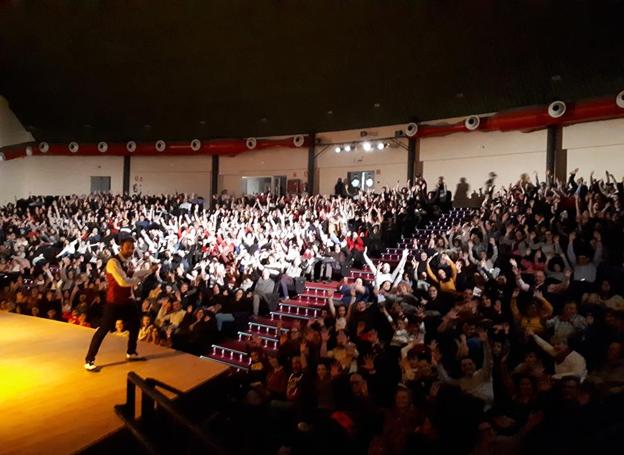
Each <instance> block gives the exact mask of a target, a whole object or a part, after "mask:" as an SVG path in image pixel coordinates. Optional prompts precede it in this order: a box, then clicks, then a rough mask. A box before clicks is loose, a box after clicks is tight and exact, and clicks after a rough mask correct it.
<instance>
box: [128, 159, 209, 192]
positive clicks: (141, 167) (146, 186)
mask: <svg viewBox="0 0 624 455" xmlns="http://www.w3.org/2000/svg"><path fill="white" fill-rule="evenodd" d="M211 171H212V157H211V156H208V155H201V156H173V157H171V156H163V157H160V156H155V157H151V156H133V157H132V159H131V161H130V192H131V193H143V194H160V193H195V194H197V195H199V196H203V197H204V198H206V199H208V198H210V177H211Z"/></svg>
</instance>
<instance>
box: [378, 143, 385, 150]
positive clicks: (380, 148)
mask: <svg viewBox="0 0 624 455" xmlns="http://www.w3.org/2000/svg"><path fill="white" fill-rule="evenodd" d="M384 148H385V145H384V143H383V142H378V143H377V150H383V149H384Z"/></svg>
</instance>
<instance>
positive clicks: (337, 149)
mask: <svg viewBox="0 0 624 455" xmlns="http://www.w3.org/2000/svg"><path fill="white" fill-rule="evenodd" d="M341 151H342V149H341V148H340V147H336V148H335V149H334V152H336V153H340V152H341Z"/></svg>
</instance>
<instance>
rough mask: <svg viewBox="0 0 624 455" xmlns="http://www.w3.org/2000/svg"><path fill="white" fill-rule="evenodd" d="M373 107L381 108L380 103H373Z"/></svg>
mask: <svg viewBox="0 0 624 455" xmlns="http://www.w3.org/2000/svg"><path fill="white" fill-rule="evenodd" d="M373 106H375V109H379V108H380V107H381V104H380V103H375V104H373Z"/></svg>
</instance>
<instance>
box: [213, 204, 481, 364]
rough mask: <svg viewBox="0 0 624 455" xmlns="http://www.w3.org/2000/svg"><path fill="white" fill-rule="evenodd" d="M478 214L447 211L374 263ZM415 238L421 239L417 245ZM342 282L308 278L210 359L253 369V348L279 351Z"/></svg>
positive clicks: (393, 258) (359, 274)
mask: <svg viewBox="0 0 624 455" xmlns="http://www.w3.org/2000/svg"><path fill="white" fill-rule="evenodd" d="M473 213H474V210H473V209H466V208H454V209H452V210H451V211H450V212H448V213H445V214H444V215H443V216H442V217H440V219H438V220H436V221H430V222H429V223H428V224H427V226H426V227H425V228H422V229H416V230H415V232H414V235H413V236H412V237H411V238H407V239H403V241H401V242H400V243H399V245H398V247H396V248H387V249H386V251H385V252H384V253H382V254H381V256H380V258H378V259H376V260H374V262H376V263H379V262H388V263H390V264H393V265H394V264H396V263H398V262H399V261H400V259H401V255H402V254H403V249H405V248H408V249H409V250H410V257H411V255H413V254H416V252H417V250H418V249H420V246H421V245H423V246H424V242H426V241H427V239H428V238H429V236H430V235H431V234H441V233H444V234H446V232H447V231H448V229H450V228H452V227H453V226H456V225H459V224H463V223H465V222H466V221H467V220H469V219H470V218H472V216H473ZM414 240H418V242H417V244H418V246H416V245H415V244H414ZM374 277H375V276H374V274H373V272H371V271H370V270H369V269H368V268H364V269H351V270H350V272H349V275H348V276H347V282H348V283H353V282H354V281H355V280H356V279H357V278H361V279H362V280H364V281H371V280H373V279H374ZM341 284H342V282H338V281H333V282H330V283H316V282H312V281H307V282H306V283H305V291H304V292H303V293H301V294H298V295H297V296H296V297H294V298H291V299H287V300H283V301H280V302H279V304H278V308H277V311H272V312H271V313H270V314H269V316H267V317H255V318H254V319H253V320H251V321H249V323H248V327H247V330H246V331H240V332H238V339H235V340H227V341H224V342H221V343H218V344H214V345H213V346H212V352H211V353H210V354H208V355H207V357H208V358H210V359H212V360H215V361H217V362H221V363H225V364H227V365H229V366H231V367H232V368H235V369H236V370H239V371H247V370H249V366H250V364H251V356H250V352H251V350H252V349H262V350H263V351H277V349H278V347H279V339H280V335H282V334H283V333H288V332H289V331H290V330H291V329H292V328H293V327H297V328H299V327H301V326H303V325H305V324H307V322H308V321H309V320H310V319H315V318H318V317H319V316H320V314H321V310H322V309H323V308H327V305H328V299H330V298H333V299H334V301H335V302H338V301H340V300H341V298H342V295H341V294H339V293H338V289H339V287H340V285H341Z"/></svg>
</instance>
